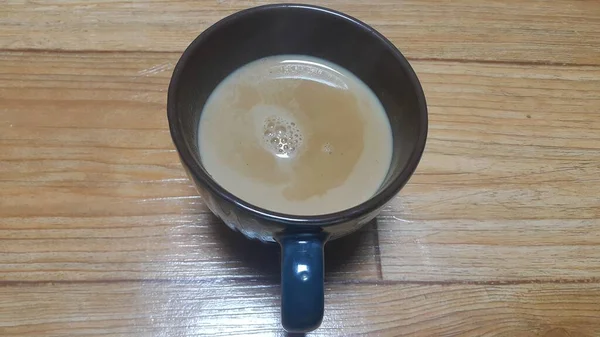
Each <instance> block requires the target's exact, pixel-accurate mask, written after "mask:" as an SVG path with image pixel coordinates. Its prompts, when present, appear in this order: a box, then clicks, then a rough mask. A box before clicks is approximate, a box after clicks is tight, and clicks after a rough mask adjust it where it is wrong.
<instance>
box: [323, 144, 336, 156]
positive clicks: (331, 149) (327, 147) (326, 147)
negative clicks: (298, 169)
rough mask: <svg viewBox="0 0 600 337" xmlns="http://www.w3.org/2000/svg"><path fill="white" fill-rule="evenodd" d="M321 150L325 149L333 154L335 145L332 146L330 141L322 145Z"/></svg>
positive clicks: (324, 150)
mask: <svg viewBox="0 0 600 337" xmlns="http://www.w3.org/2000/svg"><path fill="white" fill-rule="evenodd" d="M321 151H323V152H325V153H327V154H332V153H333V146H331V144H330V143H325V144H323V146H322V147H321Z"/></svg>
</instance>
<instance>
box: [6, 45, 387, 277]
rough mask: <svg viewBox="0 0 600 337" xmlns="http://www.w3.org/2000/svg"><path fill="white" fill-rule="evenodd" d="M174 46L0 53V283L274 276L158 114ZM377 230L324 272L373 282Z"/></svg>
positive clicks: (269, 253) (335, 248) (350, 242)
mask: <svg viewBox="0 0 600 337" xmlns="http://www.w3.org/2000/svg"><path fill="white" fill-rule="evenodd" d="M173 58H177V55H175V54H164V53H158V54H157V53H139V54H136V53H124V54H120V53H109V54H102V53H97V54H94V53H86V54H83V55H76V54H60V53H35V52H34V53H21V52H17V53H3V54H0V100H1V101H2V107H0V109H1V113H0V118H1V119H0V252H1V253H0V280H5V281H6V280H10V281H31V280H122V279H140V280H145V279H178V280H196V279H198V278H202V279H206V278H211V279H212V278H255V279H268V280H277V279H278V277H279V267H278V264H279V249H278V247H277V246H265V245H261V244H259V243H257V242H250V241H248V240H246V239H244V238H242V237H241V236H239V235H237V234H234V233H233V232H231V231H230V230H229V229H227V228H226V227H225V226H224V225H223V224H222V223H220V221H218V220H217V219H216V218H215V217H214V216H213V215H211V214H210V213H209V211H208V209H207V208H206V205H205V204H204V203H203V201H202V199H201V198H200V197H199V196H198V194H197V192H196V191H195V189H194V188H193V186H192V185H191V183H190V182H189V180H188V179H187V178H186V176H185V174H184V172H183V169H182V167H181V164H180V163H179V160H178V158H177V154H176V152H175V149H174V147H173V145H172V142H171V139H170V136H169V131H168V126H167V121H166V108H165V106H166V102H165V100H166V96H165V90H166V88H167V85H168V80H169V76H170V71H171V70H172V62H173ZM376 239H377V237H376V231H375V228H374V227H373V226H369V227H368V228H367V229H366V230H365V231H364V232H363V233H362V234H357V235H355V236H353V237H350V238H348V239H347V240H345V241H341V242H337V243H333V244H332V245H331V246H332V247H331V248H330V247H328V248H327V259H328V262H327V270H328V273H327V275H326V277H327V278H328V279H339V280H351V279H352V280H354V279H376V278H378V277H379V272H378V264H377V260H376V255H375V251H376V248H375V245H376Z"/></svg>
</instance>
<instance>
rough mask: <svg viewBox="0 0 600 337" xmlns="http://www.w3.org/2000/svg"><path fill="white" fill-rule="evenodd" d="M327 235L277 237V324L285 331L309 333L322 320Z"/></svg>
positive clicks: (321, 233) (284, 235) (287, 234)
mask: <svg viewBox="0 0 600 337" xmlns="http://www.w3.org/2000/svg"><path fill="white" fill-rule="evenodd" d="M328 238H329V235H328V234H326V233H323V232H319V233H284V234H282V235H280V236H278V237H277V241H278V242H279V244H280V245H281V324H282V325H283V328H284V329H285V330H286V331H288V332H309V331H312V330H314V329H316V328H318V327H319V325H321V321H323V311H324V301H325V298H324V285H323V281H324V274H325V267H324V259H323V258H324V256H323V249H324V247H325V243H326V242H327V239H328Z"/></svg>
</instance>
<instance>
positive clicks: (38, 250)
mask: <svg viewBox="0 0 600 337" xmlns="http://www.w3.org/2000/svg"><path fill="white" fill-rule="evenodd" d="M263 3H266V2H264V1H230V0H220V1H208V0H204V1H198V0H178V1H167V0H162V1H161V0H147V1H117V0H114V1H111V0H104V1H99V0H95V1H92V0H90V1H75V0H60V1H59V0H56V1H26V0H8V1H6V0H5V1H1V4H0V6H1V10H0V335H1V336H99V335H102V336H104V335H111V336H209V335H215V336H232V335H240V336H249V335H252V336H263V335H264V336H285V333H283V332H282V330H281V328H280V326H279V291H280V288H279V266H278V259H279V256H278V254H279V252H278V248H277V247H274V246H267V245H261V244H259V243H256V242H251V241H248V240H246V239H244V238H242V237H240V236H239V235H238V234H236V233H233V232H231V231H230V230H229V229H228V228H226V227H225V226H223V225H222V224H220V223H219V221H218V220H217V219H216V218H215V217H214V216H213V215H211V214H210V213H209V211H208V209H207V207H206V205H205V204H204V202H203V200H202V199H201V198H200V197H198V196H197V194H196V193H195V191H194V189H193V187H192V186H191V184H190V182H189V181H188V179H187V178H186V176H185V174H184V172H183V170H182V167H181V165H180V164H179V162H178V159H177V155H176V153H175V150H174V148H173V145H172V143H171V139H170V136H169V132H168V129H167V121H166V108H165V105H166V104H165V103H166V90H167V86H168V83H169V78H170V75H171V73H172V70H173V67H174V65H175V63H176V62H177V60H178V58H179V56H180V54H181V52H182V51H183V50H184V48H185V47H186V46H187V44H188V43H189V42H190V41H191V40H192V39H193V38H194V37H195V36H196V35H197V34H198V33H199V32H201V31H202V30H204V29H205V28H206V27H208V26H209V25H210V24H212V23H214V22H215V21H216V20H218V19H219V18H222V17H224V16H225V15H227V14H230V13H233V12H234V11H237V10H240V9H242V8H245V7H249V6H252V5H258V4H263ZM319 4H321V5H325V6H328V7H331V8H334V9H338V10H342V11H344V12H347V13H349V14H351V15H353V16H356V17H358V18H360V19H362V20H364V21H366V22H367V23H369V24H372V25H373V26H374V27H375V28H376V29H378V30H380V31H381V32H382V33H383V34H384V35H386V36H387V37H389V38H390V39H391V40H392V41H393V42H394V43H395V44H396V45H397V46H398V48H399V49H400V50H401V51H402V52H403V53H404V54H405V56H406V57H407V58H408V59H409V60H410V62H411V64H412V65H413V67H414V68H415V70H416V72H417V74H418V76H419V78H420V79H421V81H422V83H423V86H424V90H425V94H426V96H427V100H428V103H429V109H430V131H429V139H428V144H427V149H426V151H425V154H424V157H423V160H422V162H421V165H420V166H419V169H418V171H417V172H416V174H415V175H414V176H413V178H412V180H411V181H410V183H409V184H408V185H407V186H406V188H405V189H404V190H403V191H402V192H401V193H400V195H399V196H398V197H397V198H395V199H394V201H393V202H392V203H391V204H390V205H389V206H388V207H387V208H386V209H385V211H384V212H383V214H382V215H381V216H380V217H379V218H378V219H377V221H376V222H373V223H372V224H370V225H369V226H368V227H367V228H365V229H364V230H363V231H361V232H359V233H356V234H354V235H352V236H350V237H347V238H344V239H341V240H338V241H335V242H332V243H330V244H329V245H328V247H327V265H326V269H327V274H326V314H325V319H324V322H323V325H322V327H321V328H320V329H319V330H317V331H315V332H314V333H311V334H310V336H352V335H372V336H510V337H512V336H545V337H563V336H564V337H567V336H570V337H574V336H585V337H593V336H600V2H598V1H597V0H556V1H540V0H503V1H501V0H495V1H479V0H456V1H454V0H448V1H441V0H440V1H436V0H386V1H383V0H382V1H365V0H351V1H350V0H348V1H341V0H330V1H322V2H319Z"/></svg>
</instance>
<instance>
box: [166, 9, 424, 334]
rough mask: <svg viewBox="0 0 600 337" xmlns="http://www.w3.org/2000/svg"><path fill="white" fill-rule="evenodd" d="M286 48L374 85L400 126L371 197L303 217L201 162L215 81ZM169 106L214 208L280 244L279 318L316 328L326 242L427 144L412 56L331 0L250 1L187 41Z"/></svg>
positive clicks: (182, 152) (193, 172)
mask: <svg viewBox="0 0 600 337" xmlns="http://www.w3.org/2000/svg"><path fill="white" fill-rule="evenodd" d="M281 54H301V55H309V56H313V57H318V58H321V59H325V60H327V61H330V62H333V63H335V64H338V65H340V66H342V67H344V68H346V69H348V70H350V71H351V72H352V73H354V74H355V75H356V76H357V77H358V78H360V79H361V80H362V81H363V82H364V83H365V84H366V85H368V86H369V87H370V88H371V90H372V91H373V92H374V93H375V95H376V96H377V97H378V99H379V100H380V102H381V104H382V105H383V107H384V109H385V111H386V113H387V116H388V118H389V122H390V125H391V128H392V136H393V155H392V161H391V165H390V168H389V171H388V173H387V176H386V178H385V179H384V181H383V183H382V184H381V187H380V188H379V190H378V191H377V193H375V195H373V196H372V197H371V198H370V199H369V200H367V201H365V202H363V203H362V204H360V205H357V206H355V207H352V208H349V209H346V210H343V211H340V212H335V213H331V214H323V215H315V216H298V215H292V214H281V213H277V212H272V211H269V210H267V209H264V208H260V207H257V206H254V205H252V204H249V203H248V202H246V201H244V200H242V199H240V198H238V197H236V196H235V195H233V194H231V193H229V192H228V191H227V190H225V189H223V188H222V187H221V186H219V184H218V183H217V182H215V181H214V180H213V179H212V178H211V176H210V174H209V173H207V172H206V170H205V168H204V167H203V165H202V158H201V156H200V152H199V150H198V124H199V120H200V114H201V113H202V108H203V106H204V104H205V103H206V100H207V99H208V97H209V95H210V94H211V93H212V91H213V90H214V89H215V87H216V86H217V85H218V84H219V83H220V82H221V81H222V80H223V79H225V77H227V76H228V75H229V74H231V73H232V72H233V71H235V70H236V69H238V68H239V67H241V66H243V65H245V64H247V63H249V62H252V61H254V60H257V59H260V58H263V57H267V56H272V55H281ZM167 114H168V118H169V127H170V130H171V136H172V138H173V142H174V143H175V146H176V147H177V151H178V152H179V156H180V158H181V162H182V164H183V166H184V168H185V169H186V171H187V173H188V175H189V176H190V178H191V179H192V180H193V181H194V183H195V184H196V186H197V188H198V191H199V193H200V194H201V196H202V197H203V198H204V200H205V202H206V204H207V205H208V207H209V208H210V209H211V210H212V211H213V212H214V213H215V214H216V215H217V216H218V217H220V218H221V219H222V220H223V222H224V223H225V224H226V225H228V226H229V227H231V228H232V229H235V230H238V231H240V232H241V233H243V234H244V235H245V236H246V237H248V238H253V239H258V240H261V241H264V242H278V243H279V244H280V245H281V250H282V255H281V282H282V294H281V317H282V324H283V327H284V328H285V329H286V330H287V331H291V332H307V331H311V330H314V329H316V328H317V327H318V326H319V325H320V323H321V321H322V319H323V311H324V304H323V303H324V290H323V276H324V268H323V266H324V263H323V247H324V245H325V243H326V242H327V241H329V240H333V239H337V238H339V237H342V236H344V235H347V234H349V233H351V232H354V231H356V230H358V229H359V228H360V227H361V226H363V225H364V224H366V223H367V222H369V221H370V220H371V219H373V218H374V217H375V216H377V214H379V212H380V211H381V209H382V208H383V206H384V205H385V204H386V203H387V202H388V201H390V200H391V199H392V198H393V197H394V196H395V195H396V194H397V193H398V192H399V191H400V189H401V188H402V187H403V186H404V185H405V184H406V182H407V181H408V179H409V178H410V176H411V175H412V173H413V172H414V171H415V169H416V167H417V164H418V163H419V160H420V158H421V155H422V153H423V150H424V149H425V140H426V137H427V106H426V103H425V96H424V94H423V90H422V88H421V85H420V83H419V80H418V79H417V76H416V75H415V73H414V71H413V69H412V68H411V66H410V65H409V63H408V61H407V60H406V59H405V58H404V57H403V56H402V54H401V53H400V52H399V51H398V49H396V47H395V46H394V45H393V44H392V43H391V42H390V41H388V40H387V39H386V38H385V37H383V36H382V35H381V34H380V33H378V32H377V31H375V30H374V29H373V28H371V27H369V26H368V25H366V24H365V23H363V22H361V21H359V20H357V19H355V18H352V17H350V16H348V15H345V14H342V13H340V12H336V11H333V10H330V9H326V8H322V7H316V6H309V5H296V4H278V5H267V6H261V7H255V8H251V9H247V10H244V11H241V12H238V13H235V14H233V15H231V16H228V17H226V18H224V19H222V20H221V21H219V22H217V23H216V24H214V25H213V26H211V27H210V28H208V29H207V30H206V31H204V32H203V33H202V34H200V36H198V37H197V38H196V39H195V40H194V41H193V42H192V43H191V44H190V46H189V47H188V48H187V49H186V51H185V52H184V53H183V55H182V56H181V59H180V60H179V62H178V63H177V66H176V67H175V70H174V73H173V77H172V78H171V83H170V86H169V93H168V104H167Z"/></svg>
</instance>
